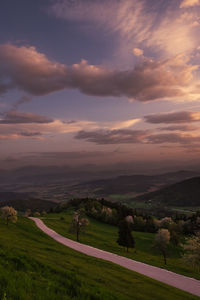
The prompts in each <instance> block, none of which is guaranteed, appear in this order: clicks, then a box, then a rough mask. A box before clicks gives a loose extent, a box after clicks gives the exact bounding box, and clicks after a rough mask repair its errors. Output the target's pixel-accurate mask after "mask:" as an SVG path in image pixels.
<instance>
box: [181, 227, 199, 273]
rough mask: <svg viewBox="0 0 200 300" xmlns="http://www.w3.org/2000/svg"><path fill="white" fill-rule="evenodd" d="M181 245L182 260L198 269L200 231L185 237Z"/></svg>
mask: <svg viewBox="0 0 200 300" xmlns="http://www.w3.org/2000/svg"><path fill="white" fill-rule="evenodd" d="M182 246H183V249H184V252H185V253H184V256H183V259H184V261H185V262H186V263H187V264H190V265H192V266H193V267H194V268H197V269H198V270H200V232H199V233H198V234H197V235H196V236H193V237H192V238H190V239H187V240H186V243H185V244H184V245H182Z"/></svg>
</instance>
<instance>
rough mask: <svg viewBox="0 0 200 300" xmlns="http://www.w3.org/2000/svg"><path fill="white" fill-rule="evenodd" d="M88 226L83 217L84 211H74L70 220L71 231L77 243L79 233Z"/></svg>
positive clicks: (87, 221) (86, 220)
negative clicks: (74, 234)
mask: <svg viewBox="0 0 200 300" xmlns="http://www.w3.org/2000/svg"><path fill="white" fill-rule="evenodd" d="M88 225H89V220H88V219H87V218H86V216H85V211H84V209H79V210H77V211H75V213H74V216H73V219H72V224H71V230H72V231H74V232H75V233H76V240H77V242H79V235H80V233H81V232H82V231H83V230H84V229H85V227H86V226H88Z"/></svg>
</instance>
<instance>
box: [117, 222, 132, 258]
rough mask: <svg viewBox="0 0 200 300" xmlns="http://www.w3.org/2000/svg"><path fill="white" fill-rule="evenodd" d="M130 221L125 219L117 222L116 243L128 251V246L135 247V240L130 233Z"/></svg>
mask: <svg viewBox="0 0 200 300" xmlns="http://www.w3.org/2000/svg"><path fill="white" fill-rule="evenodd" d="M131 224H132V223H131V222H127V221H126V219H124V220H122V221H121V222H120V223H119V231H118V240H117V243H118V244H119V245H120V246H124V247H126V251H127V252H128V249H129V248H134V247H135V240H134V238H133V236H132V234H131Z"/></svg>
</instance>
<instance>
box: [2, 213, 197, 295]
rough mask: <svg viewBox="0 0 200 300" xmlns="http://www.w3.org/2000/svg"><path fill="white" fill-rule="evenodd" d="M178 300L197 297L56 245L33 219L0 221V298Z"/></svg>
mask: <svg viewBox="0 0 200 300" xmlns="http://www.w3.org/2000/svg"><path fill="white" fill-rule="evenodd" d="M133 298H134V299H175V300H176V299H177V300H178V299H180V300H184V299H185V300H186V299H187V300H190V299H198V297H195V296H192V295H189V294H187V293H185V292H182V291H180V290H177V289H175V288H172V287H169V286H166V285H164V284H161V283H159V282H156V281H154V280H151V279H149V278H146V277H144V276H141V275H139V274H137V273H134V272H131V271H129V270H126V269H123V268H121V267H119V266H116V265H114V264H111V263H109V262H105V261H100V260H97V259H95V258H91V257H88V256H85V255H83V254H80V253H78V252H75V251H73V250H71V249H68V248H67V247H65V246H63V245H61V244H59V243H57V242H55V241H54V240H52V239H51V238H50V237H48V236H46V235H45V234H43V233H42V232H41V231H40V230H39V229H37V228H36V226H35V225H34V223H33V222H32V221H31V220H28V219H25V218H22V217H21V218H19V221H18V222H17V223H16V224H9V226H6V225H5V224H4V223H3V222H2V221H1V222H0V299H4V300H6V299H7V300H36V299H37V300H43V299H48V300H54V299H59V300H64V299H77V300H80V299H81V300H84V299H88V300H89V299H91V300H98V299H99V300H104V299H106V300H109V299H111V300H112V299H121V300H122V299H123V300H126V299H133Z"/></svg>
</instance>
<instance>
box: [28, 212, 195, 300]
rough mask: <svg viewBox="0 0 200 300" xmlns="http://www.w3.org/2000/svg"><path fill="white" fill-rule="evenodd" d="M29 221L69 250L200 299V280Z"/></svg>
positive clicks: (39, 222)
mask: <svg viewBox="0 0 200 300" xmlns="http://www.w3.org/2000/svg"><path fill="white" fill-rule="evenodd" d="M29 219H31V220H33V221H34V222H35V224H36V225H37V227H39V228H40V229H41V230H42V231H43V232H44V233H46V234H47V235H49V236H50V237H52V238H53V239H54V240H56V241H57V242H59V243H61V244H63V245H65V246H67V247H69V248H72V249H74V250H76V251H79V252H81V253H84V254H86V255H89V256H93V257H96V258H100V259H104V260H107V261H110V262H112V263H115V264H118V265H120V266H122V267H124V268H126V269H129V270H132V271H135V272H138V273H140V274H143V275H145V276H148V277H151V278H153V279H155V280H158V281H161V282H163V283H166V284H168V285H171V286H173V287H176V288H178V289H181V290H183V291H186V292H189V293H191V294H193V295H196V296H199V297H200V280H197V279H194V278H190V277H186V276H183V275H179V274H176V273H173V272H170V271H167V270H165V269H161V268H158V267H154V266H150V265H147V264H144V263H142V262H138V261H135V260H132V259H129V258H126V257H123V256H119V255H117V254H113V253H110V252H107V251H104V250H100V249H97V248H94V247H91V246H88V245H85V244H81V243H78V242H75V241H72V240H70V239H67V238H65V237H64V236H62V235H60V234H58V233H57V232H55V231H54V230H52V229H50V228H49V227H47V226H46V225H45V224H44V223H43V221H42V220H40V219H38V218H33V217H30V218H29Z"/></svg>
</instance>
